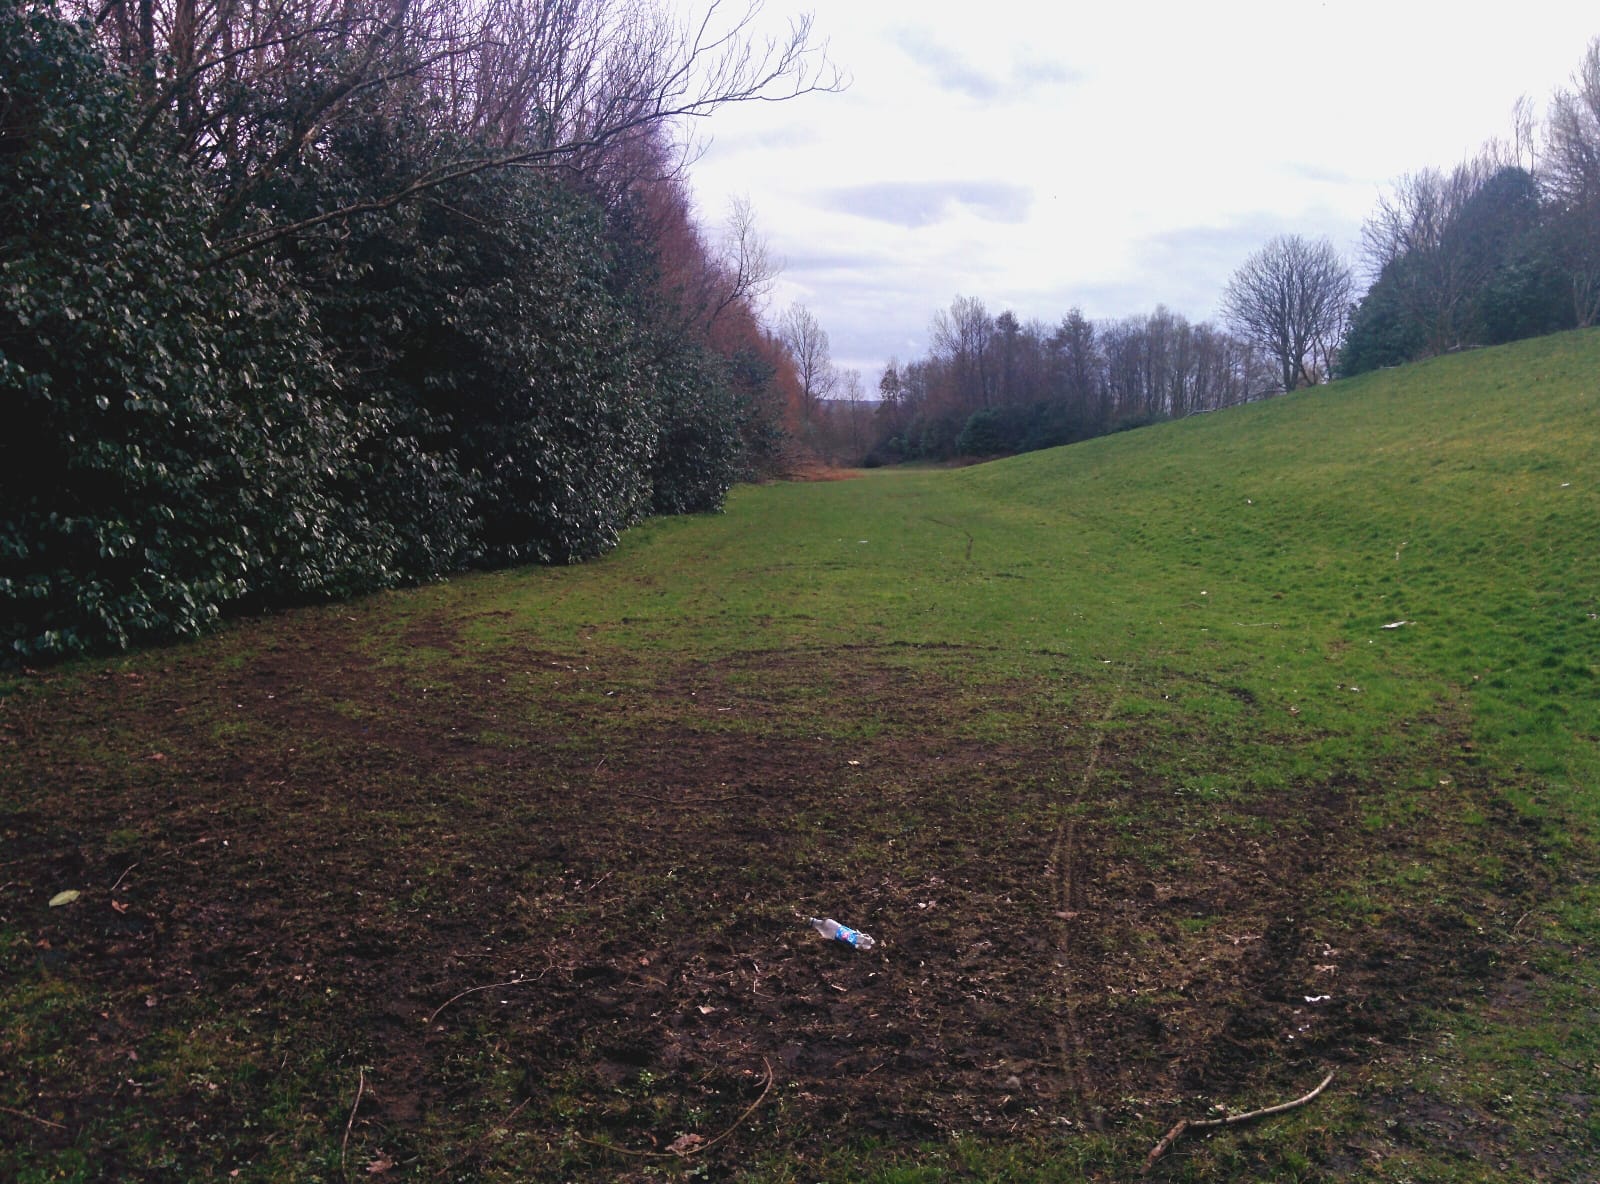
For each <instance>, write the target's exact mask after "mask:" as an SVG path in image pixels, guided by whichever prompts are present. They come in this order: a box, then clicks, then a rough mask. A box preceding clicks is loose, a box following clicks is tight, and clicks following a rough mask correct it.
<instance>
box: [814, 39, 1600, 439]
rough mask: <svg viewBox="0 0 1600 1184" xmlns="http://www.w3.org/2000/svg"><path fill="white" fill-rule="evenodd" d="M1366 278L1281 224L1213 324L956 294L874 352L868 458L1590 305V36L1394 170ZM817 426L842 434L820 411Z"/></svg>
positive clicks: (1258, 387) (1156, 404) (1511, 328)
mask: <svg viewBox="0 0 1600 1184" xmlns="http://www.w3.org/2000/svg"><path fill="white" fill-rule="evenodd" d="M1363 246H1364V255H1365V264H1366V271H1367V278H1368V281H1369V286H1368V287H1367V289H1366V291H1365V294H1364V295H1361V296H1359V298H1358V299H1354V300H1352V296H1353V294H1354V293H1357V292H1360V291H1361V289H1360V288H1358V287H1356V286H1355V280H1354V276H1353V275H1352V270H1351V268H1350V265H1349V264H1348V263H1346V262H1344V261H1343V260H1341V259H1340V258H1339V257H1338V253H1337V252H1336V251H1335V249H1334V248H1333V246H1332V244H1331V243H1329V242H1327V240H1326V239H1322V240H1317V241H1311V242H1308V241H1306V240H1303V239H1301V238H1300V237H1299V236H1297V235H1286V236H1279V237H1277V238H1274V239H1273V240H1271V241H1270V242H1268V243H1267V244H1266V245H1265V246H1264V247H1263V248H1262V249H1261V250H1260V251H1258V252H1256V253H1255V254H1254V255H1253V256H1252V257H1251V258H1250V259H1249V260H1248V261H1247V262H1246V263H1245V265H1244V266H1242V267H1241V268H1240V269H1239V271H1238V272H1236V273H1235V275H1234V277H1233V279H1232V280H1231V281H1230V282H1229V284H1228V285H1227V287H1226V289H1225V291H1224V293H1223V299H1222V301H1221V306H1222V309H1223V313H1224V324H1223V327H1221V328H1218V327H1214V326H1212V325H1210V324H1199V325H1193V324H1190V323H1189V322H1187V321H1185V320H1184V319H1183V318H1182V317H1181V316H1178V315H1176V314H1174V313H1171V312H1169V311H1167V310H1166V309H1162V308H1158V309H1157V310H1156V311H1155V312H1154V313H1152V314H1150V315H1148V316H1142V317H1134V318H1130V319H1127V320H1122V321H1112V322H1104V323H1093V322H1090V321H1088V320H1086V319H1085V318H1084V317H1083V315H1082V314H1081V313H1080V312H1079V311H1077V310H1073V311H1072V312H1070V313H1068V314H1067V316H1066V317H1065V318H1064V319H1063V320H1062V321H1061V322H1060V323H1059V324H1055V325H1047V324H1042V323H1038V322H1032V323H1029V324H1020V323H1019V322H1018V321H1017V318H1016V317H1015V316H1014V315H1013V314H1012V313H1010V312H1002V313H1000V314H999V315H998V316H995V315H991V314H990V312H989V311H988V310H987V309H986V308H985V307H984V305H983V303H982V302H981V301H980V300H976V299H972V298H960V297H958V298H957V299H956V301H955V302H954V303H953V304H952V305H951V307H950V308H949V310H948V311H945V312H941V313H939V314H937V315H936V316H935V318H934V321H933V325H932V332H931V339H932V342H931V349H930V351H929V353H928V355H927V356H926V357H924V358H921V359H917V360H915V361H912V362H909V363H906V364H901V363H899V362H895V361H891V362H890V363H889V365H888V367H887V368H886V369H885V371H884V373H883V376H882V379H881V381H880V383H879V393H880V397H881V400H882V401H881V402H880V403H879V404H878V405H877V408H876V411H875V412H874V414H873V421H874V422H873V424H872V427H871V430H870V431H869V432H865V433H863V432H862V431H861V422H862V420H863V416H862V414H861V410H860V403H859V402H858V401H847V402H846V403H845V404H843V405H840V404H837V403H836V404H835V405H833V407H832V409H831V414H832V415H833V416H834V417H835V418H837V419H840V420H841V421H844V422H845V424H846V425H847V426H848V428H849V433H848V435H849V437H850V438H852V439H861V438H862V437H863V436H864V437H865V438H866V444H865V447H864V448H863V449H862V450H861V452H860V453H859V454H858V455H859V456H860V457H861V458H862V459H863V460H864V463H866V464H869V465H875V464H886V463H894V462H897V461H902V460H917V459H931V460H941V459H947V458H950V457H955V456H994V455H1000V454H1004V453H1011V452H1022V451H1027V450H1029V449H1034V448H1047V447H1050V446H1052V445H1056V444H1066V443H1070V442H1072V441H1075V440H1082V439H1086V438H1088V437H1091V436H1096V435H1100V434H1103V433H1105V432H1111V431H1117V430H1119V429H1121V428H1125V427H1132V426H1136V425H1139V424H1145V423H1151V422H1154V421H1156V420H1160V419H1166V418H1170V417H1175V416H1183V415H1189V414H1193V413H1194V412H1197V411H1210V410H1213V409H1215V408H1218V407H1226V406H1229V405H1231V404H1234V403H1239V402H1243V401H1245V400H1248V399H1253V398H1261V397H1264V396H1267V395H1271V394H1277V393H1281V392H1283V391H1286V390H1291V389H1294V388H1296V387H1299V386H1304V385H1309V384H1315V383H1319V382H1325V381H1327V380H1328V379H1330V378H1333V377H1338V376H1348V375H1355V374H1360V373H1362V372H1364V371H1367V370H1372V369H1375V368H1377V367H1381V366H1393V365H1399V364H1401V363H1403V362H1411V361H1416V360H1418V359H1421V358H1425V357H1430V356H1433V355H1436V354H1441V353H1445V352H1448V351H1451V350H1457V349H1463V348H1468V347H1472V346H1479V345H1496V344H1500V343H1503V342H1508V341H1514V340H1517V339H1519V338H1524V337H1532V336H1538V335H1540V334H1544V333H1551V332H1556V331H1559V330H1562V329H1570V328H1581V327H1584V326H1588V325H1592V324H1595V323H1596V322H1597V321H1600V39H1596V40H1595V41H1594V42H1593V43H1591V45H1590V46H1589V48H1588V50H1587V52H1586V53H1585V55H1584V57H1583V60H1582V61H1581V62H1580V63H1579V67H1578V70H1577V71H1576V73H1575V74H1574V76H1573V79H1572V85H1571V86H1570V87H1564V88H1561V89H1558V90H1557V92H1556V93H1555V95H1554V96H1553V98H1552V100H1551V103H1550V108H1549V112H1548V115H1547V117H1546V118H1545V119H1544V120H1543V121H1542V122H1541V121H1538V120H1536V119H1535V117H1534V113H1533V108H1532V104H1531V103H1529V102H1528V101H1526V100H1524V101H1523V102H1521V103H1519V104H1518V105H1517V107H1516V109H1515V111H1514V113H1513V132H1512V135H1511V137H1510V138H1509V139H1508V140H1504V141H1498V140H1497V141H1491V142H1490V143H1489V144H1487V145H1486V146H1485V147H1484V148H1483V150H1482V151H1481V152H1480V153H1479V154H1478V155H1477V156H1476V157H1475V158H1473V159H1471V160H1468V161H1466V162H1464V163H1462V164H1461V165H1459V166H1457V167H1456V168H1455V169H1453V170H1451V171H1449V172H1443V171H1440V170H1436V169H1425V170H1423V171H1421V172H1418V173H1413V174H1410V175H1408V176H1405V177H1402V178H1401V179H1400V180H1399V181H1398V182H1397V183H1396V184H1395V185H1394V186H1393V187H1392V190H1391V192H1390V193H1389V194H1387V195H1386V196H1385V197H1384V198H1383V200H1382V201H1381V202H1380V203H1379V206H1378V209H1377V211H1376V212H1375V213H1374V214H1373V216H1372V217H1371V218H1370V219H1369V220H1368V222H1367V224H1366V226H1365V229H1364V233H1363ZM833 435H834V436H835V437H838V438H843V437H844V436H845V435H846V433H845V432H844V431H842V430H839V429H838V428H836V429H835V431H834V432H833Z"/></svg>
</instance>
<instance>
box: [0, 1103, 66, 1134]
mask: <svg viewBox="0 0 1600 1184" xmlns="http://www.w3.org/2000/svg"><path fill="white" fill-rule="evenodd" d="M0 1114H10V1115H12V1116H13V1117H15V1118H26V1119H27V1120H28V1121H29V1122H37V1123H38V1124H39V1125H40V1126H47V1127H49V1128H50V1129H51V1130H53V1131H64V1130H66V1129H67V1128H66V1127H64V1126H62V1125H61V1124H60V1123H59V1122H51V1121H50V1120H49V1119H48V1118H40V1117H39V1116H38V1115H37V1114H26V1113H24V1112H23V1111H21V1110H13V1109H12V1108H11V1107H10V1106H0Z"/></svg>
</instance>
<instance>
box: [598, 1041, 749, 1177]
mask: <svg viewBox="0 0 1600 1184" xmlns="http://www.w3.org/2000/svg"><path fill="white" fill-rule="evenodd" d="M761 1064H762V1066H763V1067H764V1068H765V1069H766V1071H767V1083H766V1084H765V1085H764V1086H762V1087H761V1096H760V1097H758V1098H756V1100H755V1101H753V1102H751V1103H750V1104H749V1105H748V1106H746V1107H745V1108H744V1112H743V1113H741V1114H740V1115H739V1117H738V1118H735V1119H734V1120H733V1124H732V1125H731V1126H729V1127H728V1129H727V1130H725V1131H723V1132H722V1133H721V1134H720V1135H718V1136H717V1137H716V1138H714V1139H708V1140H707V1141H706V1142H704V1143H700V1144H697V1145H696V1146H694V1147H689V1148H686V1149H685V1150H683V1151H634V1150H631V1149H630V1148H627V1147H618V1146H617V1145H616V1144H615V1143H602V1142H600V1141H599V1140H598V1139H586V1138H584V1136H582V1135H579V1136H578V1141H579V1142H581V1143H587V1144H589V1146H591V1147H599V1148H601V1149H602V1150H605V1151H615V1152H616V1153H617V1154H618V1155H631V1156H633V1157H634V1158H635V1159H689V1158H690V1157H691V1156H695V1155H704V1154H705V1153H706V1152H707V1151H710V1150H711V1149H712V1148H713V1147H715V1146H716V1145H717V1144H718V1143H720V1142H722V1141H723V1140H724V1139H726V1138H727V1137H728V1136H729V1135H731V1134H733V1132H734V1131H736V1130H738V1129H739V1127H740V1126H741V1125H742V1124H743V1123H744V1120H745V1119H747V1118H749V1117H750V1116H751V1115H752V1114H754V1113H755V1112H756V1109H757V1108H758V1107H759V1106H760V1105H761V1103H762V1102H765V1101H766V1100H767V1095H768V1094H769V1093H771V1092H772V1082H773V1072H772V1062H771V1061H769V1060H767V1058H766V1057H762V1058H761Z"/></svg>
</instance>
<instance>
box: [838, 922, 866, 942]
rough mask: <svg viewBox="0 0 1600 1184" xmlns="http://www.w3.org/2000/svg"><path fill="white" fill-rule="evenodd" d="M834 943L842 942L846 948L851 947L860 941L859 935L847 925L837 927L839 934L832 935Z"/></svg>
mask: <svg viewBox="0 0 1600 1184" xmlns="http://www.w3.org/2000/svg"><path fill="white" fill-rule="evenodd" d="M833 940H834V941H842V942H844V944H845V945H847V946H853V945H855V944H856V943H857V942H858V941H860V940H861V934H859V933H857V932H856V931H855V930H854V929H851V928H850V926H848V925H841V926H839V932H838V933H835V934H834V935H833Z"/></svg>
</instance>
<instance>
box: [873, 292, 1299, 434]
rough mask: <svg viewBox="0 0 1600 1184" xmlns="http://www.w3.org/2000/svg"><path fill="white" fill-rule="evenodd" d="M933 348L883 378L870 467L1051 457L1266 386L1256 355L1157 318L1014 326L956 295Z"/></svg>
mask: <svg viewBox="0 0 1600 1184" xmlns="http://www.w3.org/2000/svg"><path fill="white" fill-rule="evenodd" d="M932 338H933V348H932V350H931V351H930V353H929V354H928V356H927V357H925V358H921V359H918V360H916V361H912V362H908V363H906V364H904V365H901V364H900V363H898V362H890V363H889V365H888V366H887V367H886V368H885V370H884V372H883V376H882V378H881V379H880V380H879V384H878V392H879V397H880V400H881V401H880V402H879V404H878V407H877V412H876V416H875V420H876V422H875V425H874V433H875V441H876V442H875V443H873V444H872V446H871V448H870V450H869V451H868V452H867V454H866V456H865V460H864V463H866V464H867V465H869V466H871V465H881V464H892V463H896V462H899V461H905V460H946V459H949V458H952V457H956V456H993V455H997V454H1001V453H1009V452H1026V451H1030V450H1032V449H1036V448H1051V447H1054V446H1056V445H1059V444H1070V443H1073V442H1074V441H1077V440H1086V439H1090V438H1091V437H1094V436H1099V435H1104V434H1106V433H1108V432H1115V431H1121V430H1124V429H1126V428H1132V427H1138V426H1140V425H1142V424H1149V423H1155V422H1158V421H1160V420H1163V419H1169V418H1172V417H1175V416H1184V415H1192V414H1194V413H1196V412H1199V411H1214V410H1216V409H1217V408H1219V407H1231V406H1233V405H1235V404H1237V403H1243V402H1246V401H1247V400H1249V399H1251V398H1254V397H1258V396H1259V395H1260V394H1262V393H1263V392H1266V391H1268V390H1270V389H1271V385H1272V361H1271V359H1270V357H1268V356H1267V355H1266V354H1265V353H1264V352H1263V351H1262V350H1260V349H1258V348H1256V347H1255V346H1253V345H1250V344H1249V343H1247V342H1244V341H1242V340H1240V339H1239V338H1237V337H1234V336H1232V335H1231V334H1229V333H1227V332H1225V331H1223V330H1220V329H1217V328H1216V327H1214V326H1212V325H1209V324H1199V325H1196V324H1191V323H1190V322H1189V321H1187V320H1186V319H1184V318H1183V317H1182V316H1180V315H1178V314H1177V313H1174V312H1171V311H1170V310H1168V309H1166V308H1158V309H1156V311H1155V312H1153V313H1150V314H1149V315H1147V316H1142V317H1129V318H1126V319H1124V320H1120V321H1110V322H1105V323H1096V322H1093V321H1090V320H1088V319H1087V318H1085V317H1084V315H1083V314H1082V312H1080V311H1079V310H1077V309H1073V310H1072V311H1071V312H1069V313H1068V314H1067V315H1066V317H1064V318H1063V319H1062V320H1061V321H1060V323H1058V324H1055V325H1047V324H1043V323H1040V322H1030V323H1027V324H1022V323H1019V322H1018V320H1017V318H1016V317H1015V316H1014V315H1013V314H1011V313H1010V312H1002V313H1000V314H999V315H998V316H992V315H990V313H989V312H988V310H987V309H986V308H985V307H984V305H983V302H982V301H980V300H977V299H974V298H970V297H957V299H956V300H955V302H954V303H953V304H952V305H951V306H950V308H949V310H948V311H945V312H941V313H939V314H938V315H937V316H936V317H935V318H934V322H933V333H932Z"/></svg>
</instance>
